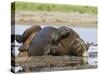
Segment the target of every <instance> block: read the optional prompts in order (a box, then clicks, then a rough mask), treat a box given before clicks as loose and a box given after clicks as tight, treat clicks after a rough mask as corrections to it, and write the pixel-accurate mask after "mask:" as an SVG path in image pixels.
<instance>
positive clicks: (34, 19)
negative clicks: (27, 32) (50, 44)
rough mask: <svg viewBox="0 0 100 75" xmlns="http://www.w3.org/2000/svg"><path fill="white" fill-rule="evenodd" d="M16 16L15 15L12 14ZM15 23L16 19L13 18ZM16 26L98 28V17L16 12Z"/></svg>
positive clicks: (75, 13)
mask: <svg viewBox="0 0 100 75" xmlns="http://www.w3.org/2000/svg"><path fill="white" fill-rule="evenodd" d="M12 15H13V16H14V14H12ZM12 22H14V17H12ZM15 23H16V24H25V25H28V24H31V25H36V24H38V25H40V24H42V25H72V26H83V27H84V26H85V27H88V26H89V27H97V16H96V15H90V14H85V13H84V14H80V13H77V12H74V13H63V12H46V11H34V12H33V11H16V12H15Z"/></svg>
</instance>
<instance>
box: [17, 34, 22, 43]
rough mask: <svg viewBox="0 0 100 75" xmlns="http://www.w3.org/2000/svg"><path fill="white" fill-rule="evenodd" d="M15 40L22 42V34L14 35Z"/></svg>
mask: <svg viewBox="0 0 100 75" xmlns="http://www.w3.org/2000/svg"><path fill="white" fill-rule="evenodd" d="M16 41H17V42H18V43H22V42H23V36H22V35H16Z"/></svg>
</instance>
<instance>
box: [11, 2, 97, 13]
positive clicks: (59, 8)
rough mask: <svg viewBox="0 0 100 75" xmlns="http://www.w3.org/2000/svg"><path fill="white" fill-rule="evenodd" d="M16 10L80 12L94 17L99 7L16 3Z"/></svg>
mask: <svg viewBox="0 0 100 75" xmlns="http://www.w3.org/2000/svg"><path fill="white" fill-rule="evenodd" d="M12 8H13V7H12ZM15 9H16V11H18V10H28V11H29V10H30V11H56V12H57V11H58V12H67V13H70V12H79V13H87V14H94V15H95V14H97V7H93V6H81V5H64V4H47V3H30V2H15ZM12 10H14V9H12Z"/></svg>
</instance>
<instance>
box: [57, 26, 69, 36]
mask: <svg viewBox="0 0 100 75" xmlns="http://www.w3.org/2000/svg"><path fill="white" fill-rule="evenodd" d="M69 33H70V28H68V27H66V26H62V27H60V28H59V29H58V34H59V35H60V37H64V36H67V35H68V34H69Z"/></svg>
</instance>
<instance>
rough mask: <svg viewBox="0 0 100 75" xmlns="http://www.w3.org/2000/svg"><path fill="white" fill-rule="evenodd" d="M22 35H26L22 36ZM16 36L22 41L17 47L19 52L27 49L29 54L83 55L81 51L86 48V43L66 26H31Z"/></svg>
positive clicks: (84, 50)
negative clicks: (20, 45)
mask: <svg viewBox="0 0 100 75" xmlns="http://www.w3.org/2000/svg"><path fill="white" fill-rule="evenodd" d="M36 28H37V29H36ZM28 31H29V32H28ZM30 32H31V33H30ZM24 35H25V36H27V37H23V36H24ZM16 37H17V41H18V42H23V45H22V47H20V48H19V50H20V52H24V51H27V54H28V55H29V56H41V55H57V56H60V55H72V56H83V53H84V52H86V51H87V50H88V46H87V44H85V42H84V41H83V40H82V39H81V38H80V36H79V35H78V34H77V33H76V32H75V31H74V30H73V29H71V28H68V27H66V26H62V27H60V28H54V27H51V26H47V27H44V28H42V29H41V27H39V26H33V27H31V28H29V29H27V30H26V31H25V32H24V34H23V35H22V36H21V35H20V36H19V35H17V36H16ZM22 37H23V38H22ZM23 40H24V41H23Z"/></svg>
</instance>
